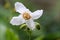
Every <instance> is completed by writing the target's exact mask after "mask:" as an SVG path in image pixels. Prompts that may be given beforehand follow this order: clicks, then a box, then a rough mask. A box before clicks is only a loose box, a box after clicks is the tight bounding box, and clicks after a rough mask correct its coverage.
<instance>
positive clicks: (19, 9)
mask: <svg viewBox="0 0 60 40" xmlns="http://www.w3.org/2000/svg"><path fill="white" fill-rule="evenodd" d="M15 9H16V12H19V13H23V12H25V11H26V10H28V9H27V8H26V7H25V6H24V5H23V4H22V3H20V2H16V3H15Z"/></svg>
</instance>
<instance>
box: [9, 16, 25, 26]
mask: <svg viewBox="0 0 60 40" xmlns="http://www.w3.org/2000/svg"><path fill="white" fill-rule="evenodd" d="M10 23H11V24H12V25H20V24H23V23H25V20H24V19H23V18H22V16H21V15H20V16H18V17H13V18H12V19H11V21H10Z"/></svg>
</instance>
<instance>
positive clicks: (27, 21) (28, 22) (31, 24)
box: [26, 19, 35, 30]
mask: <svg viewBox="0 0 60 40" xmlns="http://www.w3.org/2000/svg"><path fill="white" fill-rule="evenodd" d="M26 25H27V27H28V28H30V29H31V30H34V29H35V22H34V21H33V20H32V19H30V20H26Z"/></svg>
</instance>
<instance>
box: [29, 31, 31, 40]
mask: <svg viewBox="0 0 60 40" xmlns="http://www.w3.org/2000/svg"><path fill="white" fill-rule="evenodd" d="M29 40H31V32H30V33H29Z"/></svg>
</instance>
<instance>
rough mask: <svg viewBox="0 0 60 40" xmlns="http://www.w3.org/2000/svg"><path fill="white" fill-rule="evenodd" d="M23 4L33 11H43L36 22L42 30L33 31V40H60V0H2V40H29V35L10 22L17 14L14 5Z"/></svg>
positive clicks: (0, 19)
mask: <svg viewBox="0 0 60 40" xmlns="http://www.w3.org/2000/svg"><path fill="white" fill-rule="evenodd" d="M15 2H22V3H23V4H24V5H25V6H26V7H27V8H29V9H30V10H31V11H35V10H38V9H43V10H44V13H43V15H42V17H41V18H40V19H38V20H36V21H37V22H38V23H40V25H41V26H40V30H35V31H32V34H31V40H60V0H0V40H29V33H27V32H26V31H24V30H23V29H20V26H13V25H11V24H10V23H9V22H10V20H11V18H12V17H13V16H17V15H19V13H16V12H15V8H14V3H15Z"/></svg>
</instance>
